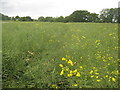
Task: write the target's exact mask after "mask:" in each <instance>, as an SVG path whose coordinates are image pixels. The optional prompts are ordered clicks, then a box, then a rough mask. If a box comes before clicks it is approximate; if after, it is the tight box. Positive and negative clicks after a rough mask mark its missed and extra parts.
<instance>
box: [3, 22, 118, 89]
mask: <svg viewBox="0 0 120 90" xmlns="http://www.w3.org/2000/svg"><path fill="white" fill-rule="evenodd" d="M2 25H3V33H2V35H3V37H2V39H3V41H2V55H3V56H2V58H3V60H2V61H3V68H2V69H3V72H2V73H3V88H118V74H119V72H118V60H119V59H118V48H119V47H118V25H117V24H111V23H42V22H12V23H3V24H2Z"/></svg>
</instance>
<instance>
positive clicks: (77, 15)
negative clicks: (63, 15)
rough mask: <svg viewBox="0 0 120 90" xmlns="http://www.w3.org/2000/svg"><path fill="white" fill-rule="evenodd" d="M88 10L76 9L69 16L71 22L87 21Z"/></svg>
mask: <svg viewBox="0 0 120 90" xmlns="http://www.w3.org/2000/svg"><path fill="white" fill-rule="evenodd" d="M89 15H90V12H88V11H86V10H77V11H75V12H73V13H72V14H71V15H70V16H69V21H71V22H87V21H88V17H89Z"/></svg>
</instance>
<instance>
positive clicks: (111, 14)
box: [100, 8, 119, 23]
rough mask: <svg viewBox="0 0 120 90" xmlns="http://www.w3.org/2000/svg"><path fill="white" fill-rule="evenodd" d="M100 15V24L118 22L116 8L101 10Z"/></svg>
mask: <svg viewBox="0 0 120 90" xmlns="http://www.w3.org/2000/svg"><path fill="white" fill-rule="evenodd" d="M100 13H101V14H100V20H101V22H107V23H108V22H111V23H112V22H118V16H119V15H118V8H110V9H103V10H102V11H101V12H100Z"/></svg>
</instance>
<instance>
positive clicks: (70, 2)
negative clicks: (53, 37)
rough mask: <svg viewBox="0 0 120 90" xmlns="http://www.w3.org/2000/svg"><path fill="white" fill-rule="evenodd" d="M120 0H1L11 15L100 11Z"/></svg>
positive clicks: (3, 11) (66, 14)
mask: <svg viewBox="0 0 120 90" xmlns="http://www.w3.org/2000/svg"><path fill="white" fill-rule="evenodd" d="M119 1H120V0H0V6H1V8H0V11H1V12H2V13H3V14H6V15H9V16H16V15H19V16H31V17H32V18H38V17H39V16H45V17H46V16H52V17H57V16H68V15H70V14H71V13H72V12H74V11H75V10H88V11H90V12H92V13H94V12H95V13H99V12H100V11H101V10H102V9H104V8H117V7H118V2H119Z"/></svg>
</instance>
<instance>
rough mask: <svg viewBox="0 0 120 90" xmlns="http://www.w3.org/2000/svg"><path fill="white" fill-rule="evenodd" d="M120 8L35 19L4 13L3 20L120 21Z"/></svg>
mask: <svg viewBox="0 0 120 90" xmlns="http://www.w3.org/2000/svg"><path fill="white" fill-rule="evenodd" d="M119 13H120V8H109V9H108V8H107V9H103V10H102V11H101V12H100V14H96V13H91V12H89V11H87V10H76V11H74V12H73V13H72V14H71V15H69V16H66V17H63V16H60V17H43V16H40V17H39V18H38V19H36V20H34V19H32V18H31V17H30V16H26V17H19V16H15V17H8V16H6V15H3V14H2V17H3V18H2V20H12V21H39V22H96V23H98V22H99V23H101V22H102V23H119V22H120V15H119Z"/></svg>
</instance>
